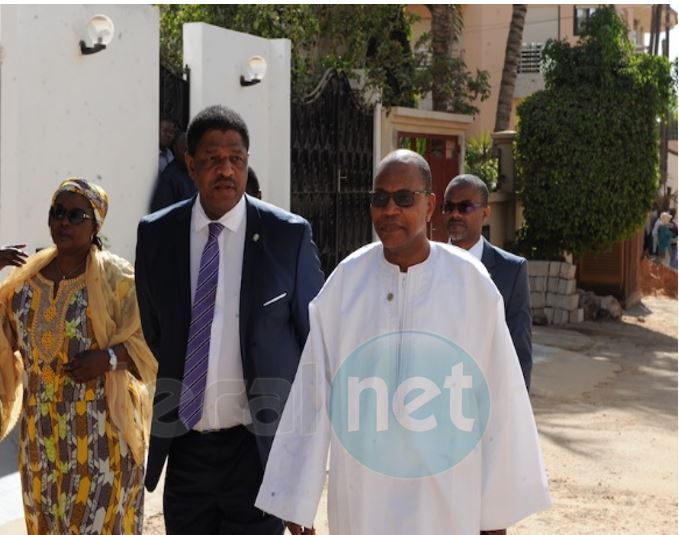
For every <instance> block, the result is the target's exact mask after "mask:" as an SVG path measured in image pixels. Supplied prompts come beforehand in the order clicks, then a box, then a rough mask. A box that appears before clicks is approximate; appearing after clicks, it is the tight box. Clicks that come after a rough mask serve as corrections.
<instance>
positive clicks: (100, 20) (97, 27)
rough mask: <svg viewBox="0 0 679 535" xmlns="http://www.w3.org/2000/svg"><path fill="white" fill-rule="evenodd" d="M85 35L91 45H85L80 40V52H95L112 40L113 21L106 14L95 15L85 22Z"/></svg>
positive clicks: (102, 48) (84, 53)
mask: <svg viewBox="0 0 679 535" xmlns="http://www.w3.org/2000/svg"><path fill="white" fill-rule="evenodd" d="M86 31H87V36H88V37H89V39H90V42H91V43H92V46H87V43H86V42H85V41H80V52H82V53H83V55H88V54H96V53H97V52H101V51H102V50H104V49H105V48H106V45H109V44H110V43H111V41H113V32H114V31H115V28H114V26H113V21H112V20H111V19H110V18H108V17H107V16H106V15H95V16H94V17H92V18H91V19H90V21H89V22H88V23H87V28H86Z"/></svg>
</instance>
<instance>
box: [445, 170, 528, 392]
mask: <svg viewBox="0 0 679 535" xmlns="http://www.w3.org/2000/svg"><path fill="white" fill-rule="evenodd" d="M442 209H443V217H444V220H445V222H446V228H447V229H448V235H449V236H450V243H452V244H453V245H457V246H458V247H462V248H463V249H466V250H467V251H469V252H470V253H471V254H472V255H473V256H475V257H476V258H477V259H478V260H480V261H481V262H482V263H483V265H484V266H486V269H487V270H488V273H490V277H491V279H493V282H494V283H495V286H497V289H498V290H499V291H500V294H501V295H502V299H503V300H504V305H505V320H506V322H507V327H508V328H509V334H510V335H511V337H512V342H513V343H514V348H515V349H516V354H517V356H518V357H519V364H520V365H521V372H522V373H523V380H524V382H525V383H526V388H527V389H530V375H531V370H532V369H533V348H532V322H533V318H532V315H531V309H530V290H529V287H528V262H527V261H526V259H525V258H522V257H520V256H516V255H513V254H511V253H508V252H507V251H505V250H503V249H500V248H499V247H496V246H494V245H491V244H490V243H489V242H488V241H487V240H486V239H485V238H484V237H483V236H481V230H482V228H483V224H484V223H485V222H486V221H487V220H488V217H489V216H490V206H488V187H487V186H486V184H485V183H484V182H483V180H481V179H480V178H479V177H477V176H474V175H458V176H456V177H455V178H453V179H452V180H451V181H450V183H449V184H448V187H447V188H446V191H445V194H444V199H443V205H442Z"/></svg>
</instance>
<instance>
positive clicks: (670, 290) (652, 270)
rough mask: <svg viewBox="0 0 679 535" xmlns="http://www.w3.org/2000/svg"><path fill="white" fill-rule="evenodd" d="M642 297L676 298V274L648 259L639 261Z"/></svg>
mask: <svg viewBox="0 0 679 535" xmlns="http://www.w3.org/2000/svg"><path fill="white" fill-rule="evenodd" d="M639 280H640V282H641V292H642V294H643V295H665V296H667V297H673V298H675V299H676V297H677V272H676V271H674V270H672V269H670V268H669V267H667V266H664V265H662V264H661V263H659V262H657V261H655V260H652V259H650V258H648V257H646V258H643V259H642V260H641V269H640V272H639Z"/></svg>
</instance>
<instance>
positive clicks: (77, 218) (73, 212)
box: [50, 204, 94, 225]
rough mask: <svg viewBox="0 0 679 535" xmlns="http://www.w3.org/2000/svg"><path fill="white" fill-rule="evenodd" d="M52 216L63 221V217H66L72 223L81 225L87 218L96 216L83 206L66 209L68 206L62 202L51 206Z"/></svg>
mask: <svg viewBox="0 0 679 535" xmlns="http://www.w3.org/2000/svg"><path fill="white" fill-rule="evenodd" d="M50 217H51V218H53V219H56V220H57V221H61V220H62V219H64V218H66V219H68V222H69V223H70V224H71V225H81V224H82V223H83V221H85V219H92V220H93V219H94V217H92V216H91V215H90V214H88V213H87V212H85V211H84V210H83V209H81V208H71V209H70V210H66V208H64V207H63V206H61V205H60V204H57V205H54V206H51V207H50Z"/></svg>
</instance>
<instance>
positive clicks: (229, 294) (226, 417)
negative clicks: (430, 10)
mask: <svg viewBox="0 0 679 535" xmlns="http://www.w3.org/2000/svg"><path fill="white" fill-rule="evenodd" d="M245 212H246V210H245V197H243V198H241V200H240V201H239V202H238V204H236V206H234V207H233V208H232V209H231V210H230V211H229V212H227V213H226V214H224V215H223V216H222V217H221V218H220V219H219V220H217V221H213V220H211V219H210V218H209V217H208V216H207V215H206V214H205V211H204V210H203V206H202V205H201V204H200V197H196V201H195V202H194V203H193V209H192V211H191V250H190V254H191V303H192V305H193V299H194V296H195V293H196V286H197V284H198V271H199V269H200V258H201V255H202V254H203V249H204V248H205V244H206V243H207V239H208V235H209V232H208V226H209V224H210V223H221V224H222V225H224V230H223V231H222V232H221V234H220V235H219V238H218V239H217V241H218V243H219V275H218V278H217V293H216V295H215V311H214V317H213V320H212V327H211V330H210V353H209V357H208V369H207V379H206V388H205V398H204V401H203V414H202V416H201V419H200V420H199V421H198V423H197V424H196V425H195V426H194V429H195V430H197V431H209V430H216V429H226V428H229V427H234V426H236V425H241V424H243V425H247V424H249V423H251V421H252V419H251V416H250V411H249V410H248V407H247V395H246V393H245V381H244V379H243V364H242V361H241V347H240V329H239V325H240V322H239V318H238V314H239V309H240V283H241V273H242V269H243V250H244V248H245V227H246V217H245Z"/></svg>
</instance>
